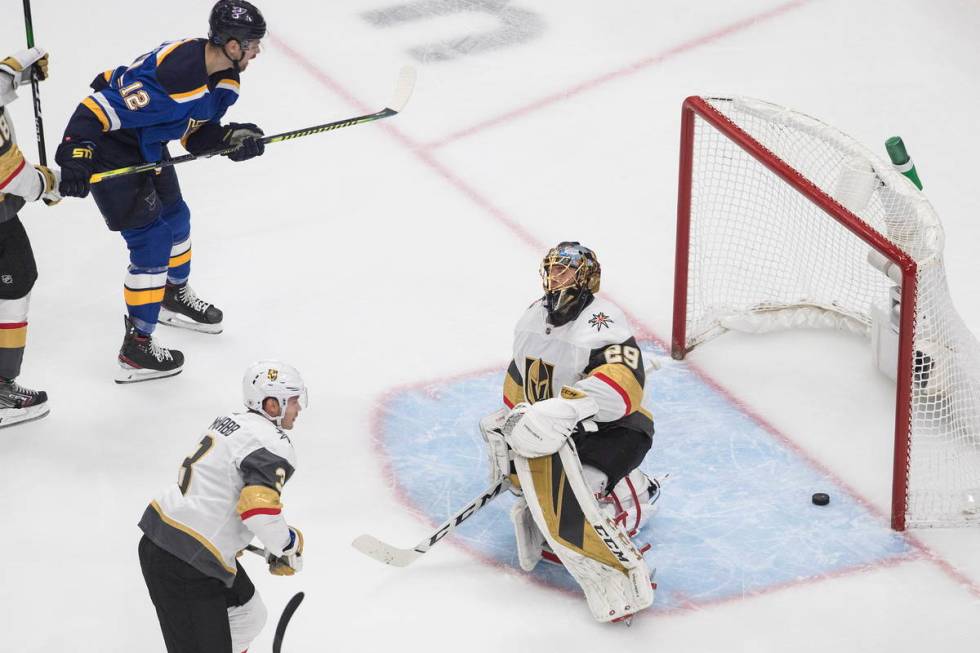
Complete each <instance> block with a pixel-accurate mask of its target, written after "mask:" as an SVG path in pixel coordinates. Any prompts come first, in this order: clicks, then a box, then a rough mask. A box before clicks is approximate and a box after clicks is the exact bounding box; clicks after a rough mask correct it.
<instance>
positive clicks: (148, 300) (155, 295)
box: [123, 288, 163, 306]
mask: <svg viewBox="0 0 980 653" xmlns="http://www.w3.org/2000/svg"><path fill="white" fill-rule="evenodd" d="M123 295H124V296H125V298H126V304H127V305H128V306H143V305H145V304H157V303H160V302H162V301H163V288H150V289H148V290H130V289H129V288H123Z"/></svg>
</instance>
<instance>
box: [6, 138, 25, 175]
mask: <svg viewBox="0 0 980 653" xmlns="http://www.w3.org/2000/svg"><path fill="white" fill-rule="evenodd" d="M22 165H24V155H23V154H21V153H20V148H19V147H17V144H16V143H12V144H11V146H10V149H9V150H7V151H6V152H4V153H3V154H0V184H3V183H6V182H7V181H8V177H13V175H14V173H15V172H17V170H18V169H19V168H20V167H21V166H22Z"/></svg>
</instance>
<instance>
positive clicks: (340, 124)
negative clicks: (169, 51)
mask: <svg viewBox="0 0 980 653" xmlns="http://www.w3.org/2000/svg"><path fill="white" fill-rule="evenodd" d="M414 88H415V69H414V68H412V67H411V66H405V67H403V68H402V69H401V72H400V73H399V74H398V82H397V83H396V84H395V92H394V95H393V96H392V99H391V102H390V103H389V104H388V106H386V107H385V108H384V109H382V110H381V111H377V112H375V113H368V114H365V115H363V116H355V117H353V118H346V119H344V120H337V121H335V122H328V123H325V124H323V125H316V126H315V127H307V128H305V129H297V130H294V131H291V132H283V133H281V134H273V135H272V136H265V137H263V138H261V139H260V140H261V141H262V142H263V143H266V144H269V143H281V142H282V141H289V140H293V139H295V138H303V137H304V136H313V135H314V134H322V133H323V132H329V131H333V130H335V129H343V128H345V127H353V126H354V125H362V124H364V123H367V122H374V121H375V120H383V119H384V118H390V117H391V116H395V115H398V113H399V112H400V111H401V110H402V109H404V108H405V105H406V104H408V100H409V98H411V97H412V90H413V89H414ZM236 149H238V146H235V147H225V148H221V149H219V150H212V151H210V152H205V153H204V154H184V155H183V156H178V157H175V158H173V159H167V160H166V161H156V162H154V163H140V164H138V165H134V166H126V167H125V168H116V169H114V170H106V171H105V172H96V173H95V174H93V175H92V176H91V177H90V178H89V181H90V182H91V183H93V184H97V183H99V182H100V181H105V180H106V179H111V178H113V177H121V176H123V175H133V174H136V173H138V172H149V171H150V170H157V169H159V168H169V167H170V166H175V165H179V164H181V163H187V162H188V161H196V160H197V159H207V158H210V157H213V156H221V155H223V154H231V153H232V152H234V151H235V150H236Z"/></svg>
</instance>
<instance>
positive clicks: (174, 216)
mask: <svg viewBox="0 0 980 653" xmlns="http://www.w3.org/2000/svg"><path fill="white" fill-rule="evenodd" d="M160 219H162V220H163V221H164V222H166V223H167V224H168V225H169V226H170V230H171V232H172V233H173V242H174V243H179V242H182V241H184V240H187V239H188V238H190V235H191V209H190V207H188V206H187V202H185V201H184V200H183V199H179V200H177V201H176V202H173V203H172V204H166V205H164V207H163V211H162V212H161V214H160Z"/></svg>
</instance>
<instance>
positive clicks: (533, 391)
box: [524, 357, 555, 404]
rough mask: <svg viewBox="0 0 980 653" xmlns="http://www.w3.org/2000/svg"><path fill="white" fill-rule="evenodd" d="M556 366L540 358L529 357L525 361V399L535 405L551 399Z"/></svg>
mask: <svg viewBox="0 0 980 653" xmlns="http://www.w3.org/2000/svg"><path fill="white" fill-rule="evenodd" d="M554 373H555V366H554V365H552V364H551V363H546V362H545V361H543V360H541V359H540V358H531V357H527V358H525V359H524V397H525V398H526V399H527V401H528V403H530V404H533V403H537V402H539V401H543V400H545V399H551V397H552V396H553V394H552V391H551V379H552V377H553V375H554Z"/></svg>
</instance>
